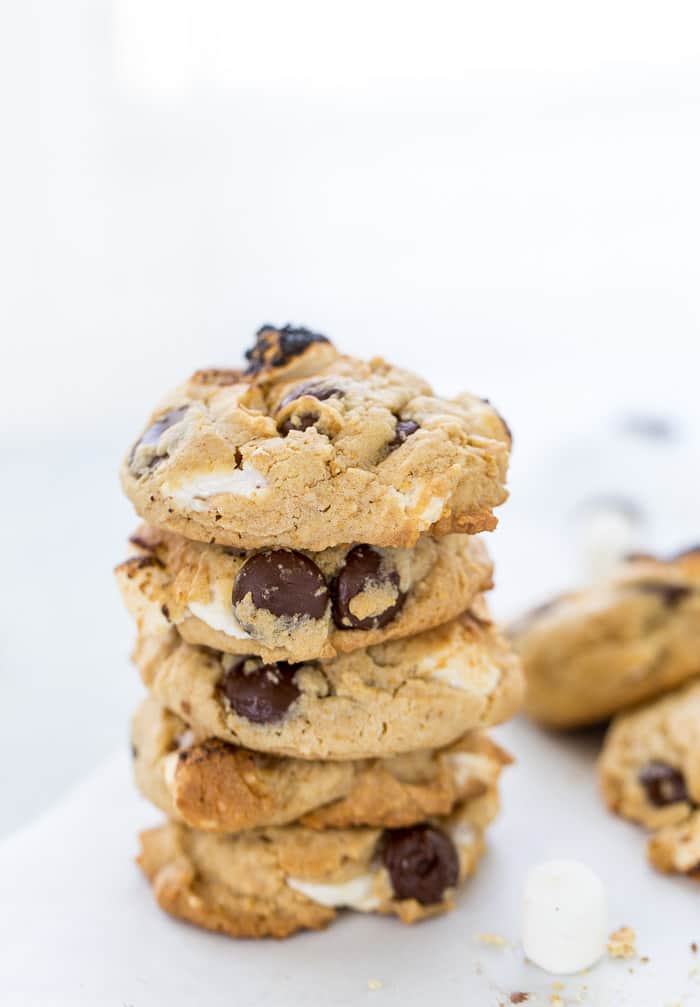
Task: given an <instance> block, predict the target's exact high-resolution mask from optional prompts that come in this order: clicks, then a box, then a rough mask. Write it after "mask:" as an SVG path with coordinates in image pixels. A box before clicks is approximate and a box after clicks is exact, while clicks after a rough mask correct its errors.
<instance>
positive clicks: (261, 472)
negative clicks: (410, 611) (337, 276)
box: [121, 327, 510, 551]
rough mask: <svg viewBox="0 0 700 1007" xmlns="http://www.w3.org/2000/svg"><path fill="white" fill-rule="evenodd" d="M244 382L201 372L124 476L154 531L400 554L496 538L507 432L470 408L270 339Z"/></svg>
mask: <svg viewBox="0 0 700 1007" xmlns="http://www.w3.org/2000/svg"><path fill="white" fill-rule="evenodd" d="M248 359H249V361H250V363H249V366H248V368H247V369H246V370H241V371H236V370H214V369H212V370H208V371H198V372H197V373H196V374H195V375H193V377H192V378H191V379H190V380H189V381H188V382H186V383H185V384H184V385H182V386H180V387H179V388H178V389H176V390H175V391H174V392H173V393H171V394H170V395H169V396H168V397H167V398H166V399H165V400H164V401H163V402H162V403H161V404H160V406H159V407H158V408H157V409H156V411H155V412H154V413H153V415H152V417H151V419H150V420H149V422H148V424H147V426H146V429H145V431H144V432H143V433H142V434H141V436H140V437H139V439H138V440H137V441H136V443H135V444H134V445H133V447H132V448H131V450H130V452H129V454H128V456H127V458H126V459H125V460H124V463H123V465H122V473H121V475H122V484H123V487H124V490H125V492H126V494H127V496H128V497H129V499H130V500H131V501H132V503H133V504H134V506H135V507H136V510H137V511H138V513H139V514H140V515H141V516H142V517H143V518H145V519H146V520H147V521H148V522H149V523H151V524H154V525H157V526H159V527H162V528H167V529H169V530H171V531H174V532H178V533H181V534H183V535H184V536H186V537H187V538H190V539H196V540H199V541H204V542H216V543H219V544H221V545H226V546H233V547H240V548H245V549H258V548H274V547H282V548H290V549H312V550H319V551H320V550H323V549H327V548H330V547H333V546H336V545H342V544H344V543H347V542H366V543H369V544H372V545H380V546H396V547H407V546H412V545H414V544H415V543H416V542H417V541H418V538H419V537H420V535H421V534H423V533H430V534H433V535H442V534H447V533H449V532H470V533H473V532H479V531H485V530H490V529H492V528H494V527H495V525H496V518H495V517H494V515H493V508H494V507H496V506H497V505H498V504H501V503H503V501H504V500H505V499H506V496H507V492H506V490H505V485H504V484H505V478H506V469H507V464H508V455H509V450H510V433H509V431H508V428H507V426H506V424H505V423H504V421H503V420H502V419H501V417H500V416H499V415H498V413H497V412H496V411H495V410H494V409H493V408H492V407H491V406H490V405H489V404H488V403H487V402H485V401H484V400H482V399H480V398H478V397H477V396H475V395H469V394H466V393H465V394H463V395H459V396H457V397H456V398H454V399H449V400H448V399H441V398H438V397H436V396H435V395H434V394H433V392H432V389H431V388H430V386H429V385H428V384H427V383H426V382H425V381H423V380H422V379H421V378H418V377H416V376H415V375H413V374H411V373H409V372H408V371H404V370H400V369H399V368H396V367H392V366H391V365H389V364H387V363H385V362H384V361H382V360H380V359H375V360H371V361H369V362H364V361H360V360H356V359H353V358H352V357H347V356H343V355H341V354H340V353H338V351H337V350H336V349H335V348H334V347H333V345H332V344H331V343H330V342H329V341H328V340H326V339H324V338H323V337H319V336H316V335H314V334H313V333H309V332H308V331H307V330H297V329H292V328H290V327H285V328H284V329H279V330H278V329H274V328H271V327H265V328H263V329H261V330H260V332H259V333H258V336H257V343H256V346H255V347H254V349H253V350H252V351H249V354H248Z"/></svg>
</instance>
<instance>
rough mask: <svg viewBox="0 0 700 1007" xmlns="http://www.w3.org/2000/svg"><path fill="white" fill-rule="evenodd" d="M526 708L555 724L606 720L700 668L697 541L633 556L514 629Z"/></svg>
mask: <svg viewBox="0 0 700 1007" xmlns="http://www.w3.org/2000/svg"><path fill="white" fill-rule="evenodd" d="M511 636H512V637H513V639H514V642H515V645H516V647H517V649H518V650H519V652H520V656H521V658H522V662H523V669H524V671H525V677H526V680H527V696H526V701H525V708H526V709H527V710H528V712H529V713H530V714H531V715H532V716H533V717H535V718H537V719H538V720H541V721H543V722H544V723H546V724H551V725H553V726H555V727H577V726H580V725H583V724H592V723H595V722H596V721H601V720H605V719H606V718H608V717H610V716H611V715H612V714H614V713H617V711H618V710H623V709H625V708H627V707H630V706H632V705H634V704H635V703H638V702H641V701H642V700H645V699H651V698H653V697H654V696H657V695H658V694H659V693H662V692H666V691H668V690H669V689H672V688H673V687H674V686H676V685H678V684H680V683H681V682H684V681H686V680H687V679H688V678H690V677H692V676H693V675H697V674H698V673H700V548H696V549H690V550H688V551H686V552H683V553H680V554H679V555H677V556H675V557H672V558H671V559H668V560H661V559H654V558H653V557H652V556H642V555H640V556H633V557H630V558H629V559H628V560H627V561H626V562H625V563H623V564H622V565H621V566H620V568H619V569H618V570H617V571H616V572H615V573H614V575H613V576H612V577H611V578H610V579H609V580H608V581H606V582H605V583H603V584H598V585H595V586H593V587H589V588H586V589H585V590H583V591H578V592H576V593H572V594H567V595H563V596H562V597H561V598H558V599H556V600H555V601H553V602H551V603H550V604H549V605H544V606H542V607H541V608H539V609H535V610H534V611H533V612H532V613H531V614H530V615H529V616H526V617H525V618H524V619H522V620H521V621H520V622H519V623H518V624H517V625H516V626H514V627H512V629H511Z"/></svg>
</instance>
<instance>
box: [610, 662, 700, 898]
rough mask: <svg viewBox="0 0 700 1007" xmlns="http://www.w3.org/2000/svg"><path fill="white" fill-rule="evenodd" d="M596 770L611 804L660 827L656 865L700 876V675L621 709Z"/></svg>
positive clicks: (652, 844)
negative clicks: (699, 680)
mask: <svg viewBox="0 0 700 1007" xmlns="http://www.w3.org/2000/svg"><path fill="white" fill-rule="evenodd" d="M598 772H599V777H600V784H601V789H602V791H603V796H604V798H605V800H606V803H607V804H608V806H609V807H610V808H611V809H612V810H613V811H615V812H617V813H618V814H619V815H622V816H623V817H624V818H629V819H631V820H632V821H635V822H639V823H640V824H642V825H644V826H646V827H647V828H648V829H652V830H655V831H654V835H652V837H651V838H650V840H649V844H648V847H647V852H648V856H649V860H650V861H651V863H652V864H653V865H654V867H656V868H658V870H660V871H663V872H664V873H667V874H687V875H690V876H691V877H695V878H698V879H700V811H698V810H696V809H697V808H698V805H699V804H700V683H697V682H694V683H692V684H690V685H688V686H685V688H682V689H678V690H676V691H675V692H672V693H669V694H668V695H666V696H663V697H661V698H660V699H657V700H656V701H655V702H653V703H647V704H645V705H644V706H641V707H639V708H638V709H636V710H633V711H632V712H630V713H626V714H621V715H619V716H618V717H617V718H616V719H615V720H614V721H613V724H612V726H611V727H610V730H609V731H608V734H607V737H606V739H605V745H604V747H603V752H602V754H601V756H600V760H599V764H598Z"/></svg>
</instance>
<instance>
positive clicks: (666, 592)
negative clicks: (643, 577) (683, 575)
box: [637, 580, 693, 608]
mask: <svg viewBox="0 0 700 1007" xmlns="http://www.w3.org/2000/svg"><path fill="white" fill-rule="evenodd" d="M637 590H639V591H641V592H642V593H643V594H656V595H658V596H659V597H660V598H661V600H662V601H663V603H664V605H666V606H667V607H668V608H675V606H676V605H678V604H680V602H682V601H683V600H684V599H685V598H687V597H688V596H689V595H691V594H692V593H693V589H692V587H688V585H687V584H669V583H667V582H665V581H661V580H647V581H642V582H641V583H640V584H638V585H637Z"/></svg>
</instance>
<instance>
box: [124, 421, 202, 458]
mask: <svg viewBox="0 0 700 1007" xmlns="http://www.w3.org/2000/svg"><path fill="white" fill-rule="evenodd" d="M187 409H188V406H179V407H178V408H177V409H171V410H170V411H169V412H167V413H165V414H164V415H163V416H161V417H160V418H159V419H157V420H156V421H155V423H152V424H151V425H150V427H148V429H147V430H145V431H144V433H143V434H142V435H141V437H140V438H139V440H137V441H136V443H135V444H134V446H133V448H132V449H131V454H130V455H129V464H131V462H133V460H134V455H135V454H136V452H137V451H138V449H139V447H140V446H141V445H142V444H146V445H148V446H151V445H154V444H157V443H158V441H159V440H160V437H161V434H163V433H165V431H166V430H169V429H170V427H174V426H175V424H176V423H179V422H180V420H181V419H182V417H183V416H184V415H185V413H186V412H187ZM163 457H165V456H164V455H156V456H155V457H154V458H153V460H152V461H151V465H153V464H154V463H156V462H158V461H160V459H161V458H163Z"/></svg>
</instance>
